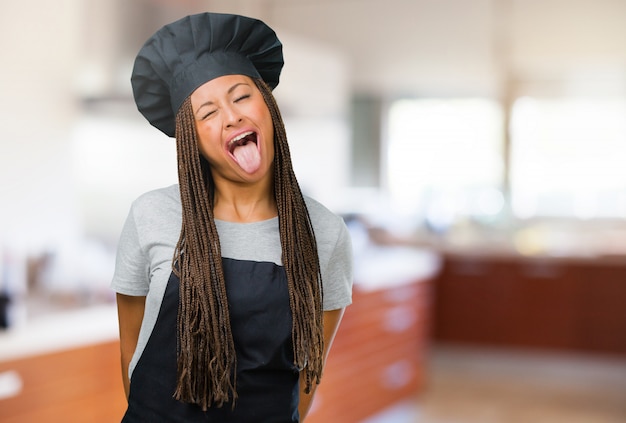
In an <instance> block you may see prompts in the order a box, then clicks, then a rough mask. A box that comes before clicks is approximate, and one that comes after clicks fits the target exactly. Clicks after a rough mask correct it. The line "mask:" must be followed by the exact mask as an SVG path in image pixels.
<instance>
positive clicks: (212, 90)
mask: <svg viewBox="0 0 626 423" xmlns="http://www.w3.org/2000/svg"><path fill="white" fill-rule="evenodd" d="M239 85H243V86H249V87H255V86H256V85H255V84H254V81H253V80H252V78H250V77H249V76H246V75H224V76H220V77H217V78H215V79H211V80H210V81H207V82H205V83H204V84H202V85H200V86H199V87H198V88H196V89H195V90H194V91H193V92H192V93H191V100H192V101H193V100H194V98H196V99H198V98H209V97H213V96H216V97H217V96H220V95H224V94H228V93H229V91H231V90H232V89H233V88H236V87H238V86H239Z"/></svg>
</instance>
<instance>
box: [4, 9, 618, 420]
mask: <svg viewBox="0 0 626 423" xmlns="http://www.w3.org/2000/svg"><path fill="white" fill-rule="evenodd" d="M201 11H213V12H227V13H239V14H244V15H249V16H254V17H257V18H260V19H262V20H264V21H266V22H267V23H268V24H269V25H270V26H272V27H273V28H274V29H275V30H276V32H277V33H278V36H279V38H280V39H281V40H282V41H283V44H284V53H285V67H284V70H283V74H282V77H281V83H280V85H279V86H278V88H277V89H276V90H275V95H276V97H277V100H278V102H279V105H280V106H281V109H282V112H283V117H284V119H285V123H286V127H287V132H288V136H289V139H290V145H291V151H292V158H293V162H294V166H295V169H296V173H297V174H298V176H299V180H300V183H301V186H302V188H303V190H304V191H305V192H306V193H307V194H309V195H311V196H313V197H315V198H317V199H319V200H320V201H322V202H323V203H325V204H326V205H327V206H329V207H330V208H331V209H333V210H334V211H336V212H337V213H339V214H342V215H343V216H344V217H345V218H346V221H347V222H348V224H349V227H350V229H351V231H352V235H353V242H354V247H355V248H354V251H355V263H356V275H355V277H356V279H355V302H354V305H353V306H351V307H350V308H349V310H348V312H347V313H346V319H345V320H344V325H343V326H342V328H341V331H340V333H339V335H338V337H337V341H336V345H335V347H334V349H333V352H332V353H331V359H330V360H329V363H328V365H329V369H328V370H327V379H328V380H326V379H325V384H323V385H322V387H321V388H320V392H319V395H318V397H317V398H316V404H315V405H314V410H313V411H312V415H311V419H310V422H311V423H314V422H317V421H319V422H333V423H335V422H337V423H350V422H365V421H367V422H370V423H372V422H387V423H393V422H414V421H415V422H431V423H442V422H455V423H457V422H459V423H467V422H470V423H474V422H486V423H492V422H524V423H525V422H533V423H534V422H539V423H543V422H561V421H567V422H623V421H626V165H625V163H626V1H625V0H386V1H383V0H176V1H174V0H106V1H104V0H58V1H55V2H49V1H43V0H28V1H17V0H4V1H3V2H2V4H1V5H0V46H1V51H2V57H1V58H0V60H1V63H2V66H1V68H0V69H1V70H0V93H1V96H0V116H1V121H0V122H1V123H0V125H1V126H0V129H1V131H0V137H1V138H0V179H1V180H2V183H1V184H0V202H1V203H0V204H1V206H0V311H2V312H1V313H0V327H1V329H0V420H2V421H3V422H31V421H33V422H34V421H48V422H56V421H59V422H61V421H62V422H71V421H76V422H100V421H102V422H105V421H119V418H120V416H121V413H122V412H123V401H124V400H123V397H122V395H123V394H122V393H121V381H120V376H119V371H118V370H119V369H118V368H119V364H118V363H119V361H118V350H117V344H116V339H117V320H116V319H117V317H116V311H115V297H114V294H113V293H112V292H111V290H110V289H109V283H110V279H111V276H112V272H113V266H114V260H115V248H116V243H117V239H118V236H119V234H120V231H121V227H122V224H123V222H124V219H125V217H126V214H127V212H128V209H129V206H130V203H131V201H132V200H133V199H134V198H136V197H137V196H138V195H140V194H141V193H143V192H145V191H148V190H151V189H154V188H158V187H162V186H166V185H170V184H174V183H176V180H177V175H176V161H175V145H174V142H173V140H171V139H168V138H167V137H165V136H164V135H163V134H161V133H160V132H159V131H158V130H156V129H154V128H152V127H151V126H150V125H149V124H148V123H147V122H146V121H145V120H144V119H143V118H142V117H141V116H140V114H139V113H138V112H137V110H136V108H135V105H134V102H133V100H132V95H131V91H130V83H129V75H130V71H131V68H132V63H133V60H134V56H135V54H136V52H137V51H138V49H139V48H140V47H141V45H142V44H143V42H144V41H145V40H146V39H147V37H149V36H150V35H151V34H152V33H153V32H154V31H156V30H157V29H158V28H160V27H161V26H162V25H164V24H166V23H169V22H171V21H173V20H175V19H178V18H180V17H182V16H184V15H186V14H190V13H197V12H201ZM76 413H78V414H76ZM307 421H309V420H307Z"/></svg>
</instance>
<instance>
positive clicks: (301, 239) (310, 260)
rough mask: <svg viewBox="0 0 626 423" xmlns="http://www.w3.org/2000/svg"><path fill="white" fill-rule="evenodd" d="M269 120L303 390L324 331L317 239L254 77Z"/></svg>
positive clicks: (317, 373)
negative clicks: (303, 380)
mask: <svg viewBox="0 0 626 423" xmlns="http://www.w3.org/2000/svg"><path fill="white" fill-rule="evenodd" d="M255 83H256V84H257V87H258V88H259V90H260V91H261V94H262V95H263V98H264V99H265V102H266V103H267V106H268V108H269V110H270V114H271V115H272V121H273V122H274V150H275V152H274V191H275V196H276V204H277V207H278V222H279V227H280V240H281V246H282V255H283V266H284V268H285V272H286V273H287V282H288V284H289V301H290V305H291V312H292V315H293V330H292V338H293V350H294V359H295V364H296V366H297V367H298V368H299V369H303V370H304V376H305V383H306V385H305V387H306V389H305V392H307V393H308V392H310V389H311V386H312V384H313V382H315V383H319V382H320V378H321V376H322V367H323V353H324V331H323V320H322V314H323V309H322V296H323V292H322V283H321V281H322V277H321V273H320V265H319V257H318V254H317V244H316V241H315V234H314V233H313V226H312V224H311V218H310V217H309V213H308V210H307V208H306V204H305V202H304V198H303V196H302V192H301V191H300V186H299V185H298V181H297V179H296V175H295V173H294V171H293V167H292V164H291V155H290V153H289V145H288V143H287V134H286V132H285V126H284V124H283V120H282V117H281V115H280V111H279V109H278V105H277V104H276V100H275V99H274V96H273V95H272V92H271V90H270V88H269V87H268V86H267V84H265V83H264V82H263V81H262V80H258V79H257V80H255Z"/></svg>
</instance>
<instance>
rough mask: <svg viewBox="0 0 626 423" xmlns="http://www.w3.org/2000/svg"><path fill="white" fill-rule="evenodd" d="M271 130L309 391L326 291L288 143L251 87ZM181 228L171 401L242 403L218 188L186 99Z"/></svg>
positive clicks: (268, 97) (296, 343)
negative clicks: (217, 216) (217, 205)
mask: <svg viewBox="0 0 626 423" xmlns="http://www.w3.org/2000/svg"><path fill="white" fill-rule="evenodd" d="M254 82H255V84H256V86H257V87H258V89H259V91H260V92H261V94H262V95H263V98H264V100H265V103H266V104H267V106H268V108H269V111H270V114H271V116H272V121H273V125H274V150H275V154H274V195H275V198H276V204H277V207H278V222H279V230H280V241H281V249H282V262H283V267H284V269H285V272H286V276H287V282H288V289H289V302H290V308H291V313H292V316H293V328H292V341H293V351H294V365H295V366H296V367H297V368H298V369H302V371H303V372H301V375H303V376H304V378H305V379H304V382H305V390H306V392H309V391H310V389H311V387H312V384H313V383H319V381H320V378H321V373H322V366H323V363H322V361H323V351H324V337H323V319H322V314H323V309H322V294H323V293H322V283H321V273H320V265H319V258H318V254H317V244H316V241H315V234H314V233H313V227H312V224H311V219H310V217H309V214H308V211H307V208H306V204H305V201H304V198H303V196H302V192H301V190H300V187H299V185H298V181H297V179H296V176H295V173H294V171H293V167H292V164H291V157H290V153H289V146H288V144H287V135H286V133H285V127H284V124H283V121H282V117H281V115H280V111H279V109H278V106H277V104H276V100H275V99H274V96H273V95H272V92H271V90H270V88H269V87H268V85H267V84H265V83H264V82H263V81H262V80H259V79H255V80H254ZM176 147H177V156H178V177H179V183H180V197H181V203H182V214H183V215H182V228H181V233H180V238H179V240H178V244H177V246H176V250H175V252H174V257H173V262H172V268H173V269H174V272H176V274H177V276H178V277H179V279H180V288H179V292H180V303H179V308H178V344H177V345H178V346H177V355H178V360H177V363H178V370H177V373H178V382H177V386H176V391H175V393H174V397H175V398H176V399H178V400H181V401H184V402H189V403H194V404H198V405H199V406H201V407H202V409H203V410H206V409H207V408H208V407H211V406H216V407H221V406H222V405H223V404H224V403H226V402H228V401H232V402H233V407H234V405H235V401H236V399H237V387H236V367H237V359H236V354H235V347H234V342H233V337H232V333H231V326H230V317H229V310H228V301H227V298H226V285H225V281H224V273H223V269H222V257H221V249H220V242H219V236H218V233H217V229H216V227H215V220H214V216H213V181H212V178H211V172H210V168H209V164H208V162H207V161H206V159H204V157H202V156H201V154H200V152H199V149H198V140H197V133H196V126H195V119H194V116H193V111H192V109H191V101H190V99H189V98H187V99H186V100H185V102H184V103H183V105H182V106H181V108H180V110H179V112H178V113H177V115H176Z"/></svg>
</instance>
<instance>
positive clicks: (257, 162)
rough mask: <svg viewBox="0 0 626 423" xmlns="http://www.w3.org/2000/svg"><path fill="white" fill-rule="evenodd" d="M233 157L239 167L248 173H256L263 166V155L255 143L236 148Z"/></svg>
mask: <svg viewBox="0 0 626 423" xmlns="http://www.w3.org/2000/svg"><path fill="white" fill-rule="evenodd" d="M233 155H234V156H235V158H236V159H237V163H238V164H239V166H241V168H242V169H243V170H245V171H246V172H248V173H254V172H255V171H256V170H257V169H258V168H259V166H261V155H260V154H259V150H258V149H257V147H256V144H255V143H253V142H249V143H246V144H245V145H241V146H239V147H237V148H235V151H233Z"/></svg>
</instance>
